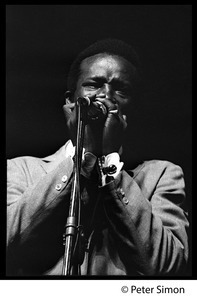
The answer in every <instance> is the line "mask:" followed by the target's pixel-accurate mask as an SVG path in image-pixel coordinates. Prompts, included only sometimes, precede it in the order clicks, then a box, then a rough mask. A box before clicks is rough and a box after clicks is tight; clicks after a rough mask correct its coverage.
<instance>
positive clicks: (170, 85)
mask: <svg viewBox="0 0 197 300" xmlns="http://www.w3.org/2000/svg"><path fill="white" fill-rule="evenodd" d="M106 37H112V38H120V39H123V40H125V41H126V42H128V43H130V44H132V45H133V46H134V47H135V49H136V51H137V52H138V54H139V56H140V58H141V62H142V66H143V79H144V85H143V88H142V91H141V97H140V99H139V101H136V104H135V108H134V114H133V118H132V122H131V126H130V127H129V134H130V135H129V138H127V143H126V145H125V160H127V158H128V157H129V159H130V158H131V159H132V163H131V162H130V161H128V164H129V163H130V164H135V163H136V164H137V163H138V162H139V161H141V160H144V159H145V160H146V159H163V160H170V161H172V162H174V163H176V164H179V165H180V166H181V167H182V168H183V171H184V174H185V181H186V192H187V198H188V209H189V213H190V222H191V221H192V220H191V211H192V202H191V188H192V184H191V177H192V158H191V156H192V149H191V148H192V139H191V133H192V132H191V131H192V116H191V114H192V103H191V100H192V99H191V98H192V93H191V86H192V6H191V5H6V153H7V158H12V157H16V156H22V155H32V156H39V157H44V156H47V155H50V154H52V153H54V152H55V151H56V150H58V148H59V147H60V146H62V145H63V144H64V143H65V141H66V140H67V138H68V137H67V133H66V130H65V122H64V117H63V112H62V106H63V104H64V98H63V95H64V92H65V90H66V74H67V72H68V68H69V66H70V63H71V62H72V60H73V59H74V57H75V55H76V54H77V53H78V52H79V51H81V50H82V49H84V48H85V47H86V46H88V45H89V44H90V43H92V42H95V41H96V40H97V39H101V38H106ZM190 242H191V229H190ZM188 274H191V262H190V266H189V270H188Z"/></svg>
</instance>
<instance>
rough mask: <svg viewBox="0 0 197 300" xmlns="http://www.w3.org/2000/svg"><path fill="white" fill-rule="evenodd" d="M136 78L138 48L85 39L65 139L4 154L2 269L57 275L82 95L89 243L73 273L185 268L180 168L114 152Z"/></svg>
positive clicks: (72, 76)
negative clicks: (30, 151) (128, 161)
mask: <svg viewBox="0 0 197 300" xmlns="http://www.w3.org/2000/svg"><path fill="white" fill-rule="evenodd" d="M138 78H139V59H138V56H137V54H136V52H135V51H134V50H133V48H132V47H131V46H130V45H128V44H126V43H125V42H123V41H120V40H115V39H106V40H100V41H97V42H96V43H94V44H92V45H90V46H89V47H88V48H86V49H85V50H84V51H82V52H81V53H80V54H79V55H78V56H77V58H76V59H75V61H74V62H73V64H72V65H71V68H70V71H69V74H68V80H67V92H66V93H65V98H66V99H65V100H66V103H65V105H64V106H63V111H64V115H65V120H66V122H65V123H66V126H67V128H68V130H69V133H70V140H68V141H67V142H66V143H65V145H63V146H62V147H61V148H60V149H59V150H58V151H57V152H56V153H55V154H53V155H51V156H48V157H45V158H36V157H30V156H25V157H17V158H13V159H11V160H8V173H7V180H8V196H7V201H8V203H7V275H9V276H43V275H61V274H62V267H63V256H64V250H65V249H64V245H63V242H62V236H63V234H64V232H65V224H66V220H67V217H68V212H69V205H70V197H71V192H72V187H73V180H74V179H73V177H74V176H73V168H74V163H75V160H76V153H75V149H76V137H77V117H78V114H77V103H78V101H79V99H82V100H84V101H86V102H85V104H86V106H85V109H86V110H87V122H86V125H85V132H84V141H83V155H82V163H81V172H80V190H81V197H80V202H81V225H82V226H83V231H84V237H85V241H86V242H85V246H84V255H83V259H82V262H81V265H80V272H79V273H78V275H81V276H83V275H89V276H91V275H99V276H107V275H127V276H180V275H183V274H184V270H185V268H186V266H187V261H188V236H187V230H188V226H189V225H188V219H187V212H185V211H184V209H183V203H184V201H185V191H184V189H185V184H184V178H183V172H182V169H181V168H180V167H179V166H177V165H175V164H173V163H171V162H168V161H164V160H163V161H161V160H151V161H144V162H143V163H142V164H140V165H139V166H137V167H136V168H135V169H133V170H126V169H125V168H124V161H122V157H121V156H122V151H124V147H123V146H124V145H123V134H124V133H125V129H126V127H127V115H128V112H129V111H130V110H131V104H132V101H134V95H135V90H136V87H137V82H138ZM135 101H137V99H135ZM131 113H132V111H131V112H129V115H131ZM130 138H132V134H131V133H130ZM131 156H132V153H131Z"/></svg>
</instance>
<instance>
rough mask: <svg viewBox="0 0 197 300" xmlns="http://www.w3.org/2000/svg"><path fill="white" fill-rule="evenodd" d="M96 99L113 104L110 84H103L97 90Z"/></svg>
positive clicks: (112, 92)
mask: <svg viewBox="0 0 197 300" xmlns="http://www.w3.org/2000/svg"><path fill="white" fill-rule="evenodd" d="M97 97H98V98H100V99H101V100H108V101H111V102H112V103H115V102H116V100H115V99H114V91H113V88H112V86H111V85H110V84H107V83H106V84H104V85H103V86H102V88H100V89H99V91H98V94H97Z"/></svg>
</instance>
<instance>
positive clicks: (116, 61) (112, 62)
mask: <svg viewBox="0 0 197 300" xmlns="http://www.w3.org/2000/svg"><path fill="white" fill-rule="evenodd" d="M80 69H81V73H82V74H83V75H84V76H94V75H96V76H103V75H105V76H106V75H109V76H110V75H111V76H112V75H117V76H119V75H121V76H127V77H129V76H130V75H131V74H132V73H133V72H134V69H135V68H134V66H133V65H132V64H131V63H130V62H129V61H127V60H126V59H124V58H123V57H121V56H118V55H110V54H106V53H100V54H96V55H93V56H90V57H87V58H85V59H84V60H83V61H82V63H81V68H80Z"/></svg>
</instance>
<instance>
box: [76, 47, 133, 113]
mask: <svg viewBox="0 0 197 300" xmlns="http://www.w3.org/2000/svg"><path fill="white" fill-rule="evenodd" d="M134 71H135V68H134V66H133V65H132V64H131V63H130V62H128V61H127V60H126V59H124V58H122V57H119V56H116V55H107V54H103V53H101V54H96V55H94V56H91V57H88V58H86V59H84V60H83V61H82V63H81V72H80V76H79V79H78V82H77V87H76V91H75V93H74V100H76V99H77V98H78V97H86V96H87V97H90V98H93V99H95V100H98V101H100V102H102V103H104V104H105V105H106V107H108V109H110V108H111V109H114V108H115V107H118V108H119V109H120V110H121V111H122V113H125V112H126V108H127V106H128V104H129V103H130V102H131V90H132V82H131V78H132V74H133V73H134Z"/></svg>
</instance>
